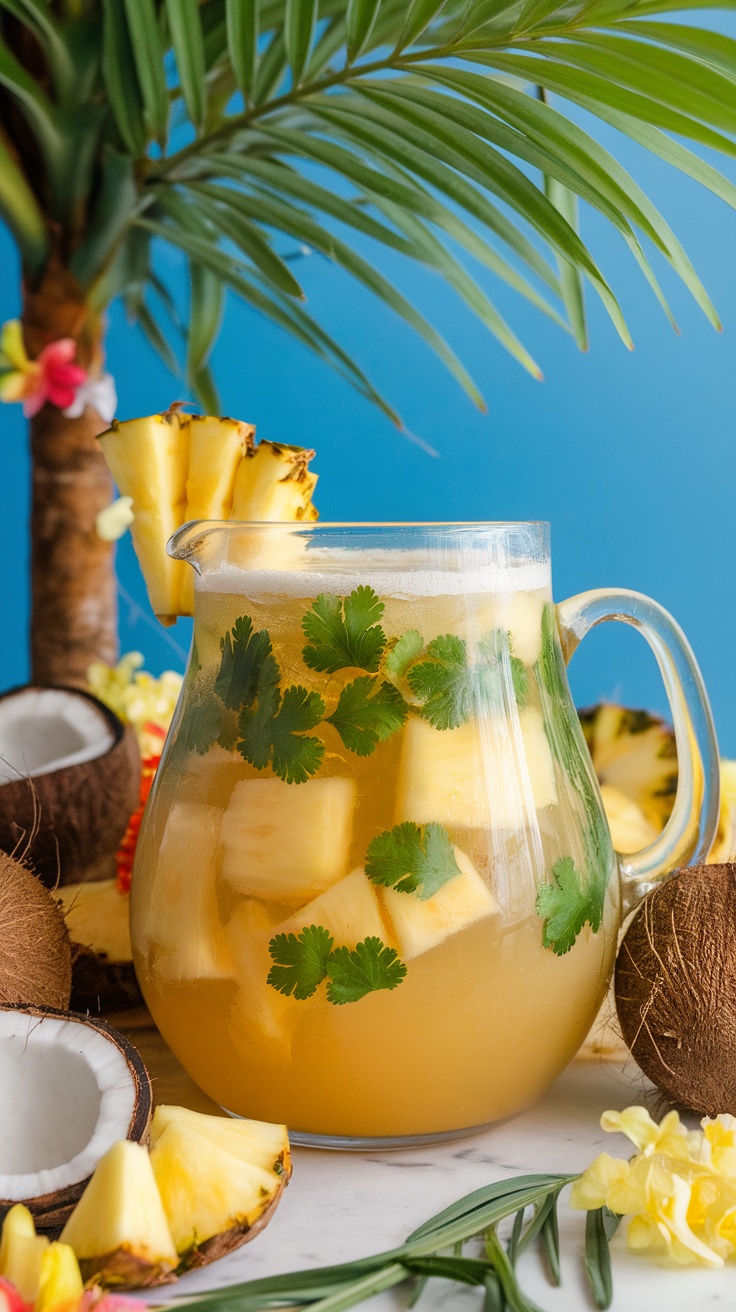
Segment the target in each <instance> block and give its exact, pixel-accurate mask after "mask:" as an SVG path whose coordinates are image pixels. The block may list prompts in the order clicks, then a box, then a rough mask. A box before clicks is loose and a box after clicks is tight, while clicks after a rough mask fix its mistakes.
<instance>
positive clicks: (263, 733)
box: [237, 685, 325, 784]
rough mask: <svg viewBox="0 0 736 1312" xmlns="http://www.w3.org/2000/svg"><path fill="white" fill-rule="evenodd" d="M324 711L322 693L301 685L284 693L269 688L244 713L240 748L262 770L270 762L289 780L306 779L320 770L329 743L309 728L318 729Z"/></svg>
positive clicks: (243, 754)
mask: <svg viewBox="0 0 736 1312" xmlns="http://www.w3.org/2000/svg"><path fill="white" fill-rule="evenodd" d="M324 713H325V704H324V701H323V700H322V698H321V697H320V695H319V693H316V692H308V691H307V689H306V688H302V687H300V686H298V685H297V686H295V687H291V688H287V689H286V690H285V692H284V694H283V697H282V695H281V692H280V690H279V689H278V688H268V689H266V691H265V693H264V694H263V696H262V697H260V698H259V700H258V702H257V703H256V704H255V706H253V707H248V706H246V707H244V708H243V710H242V711H241V713H240V718H239V720H238V727H239V729H240V732H241V734H242V739H241V741H240V742H239V743H238V745H237V746H238V751H239V752H240V755H241V756H242V757H243V758H244V760H246V761H249V762H250V764H251V765H254V766H255V767H256V769H258V770H265V768H266V766H267V765H269V764H270V766H271V769H272V770H273V772H274V774H275V775H277V776H278V778H279V779H283V780H284V781H285V782H286V783H287V784H303V783H306V781H307V779H309V778H310V776H311V775H313V774H316V773H317V771H318V770H319V767H320V765H321V764H322V757H323V756H324V754H325V745H324V743H323V742H322V741H321V739H320V738H315V737H314V736H313V735H310V734H308V733H306V732H305V731H306V730H307V729H315V728H316V727H317V725H318V724H319V723H320V721H321V720H322V718H323V716H324Z"/></svg>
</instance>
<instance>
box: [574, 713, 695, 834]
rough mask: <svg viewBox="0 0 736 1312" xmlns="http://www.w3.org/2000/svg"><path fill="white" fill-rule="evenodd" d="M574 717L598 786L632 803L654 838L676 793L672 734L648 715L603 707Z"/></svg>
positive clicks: (662, 724) (671, 731)
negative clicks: (645, 819) (579, 724)
mask: <svg viewBox="0 0 736 1312" xmlns="http://www.w3.org/2000/svg"><path fill="white" fill-rule="evenodd" d="M578 714H579V716H580V723H581V724H582V726H583V733H584V734H585V741H586V742H587V744H588V750H589V752H590V755H591V757H592V760H593V766H594V768H595V772H596V774H597V776H598V780H599V783H601V784H609V785H610V786H611V787H612V788H616V789H618V791H619V792H620V793H623V794H624V796H625V797H628V798H630V800H631V801H632V802H636V804H637V806H638V807H639V808H640V809H641V810H642V811H643V813H644V815H645V816H646V818H647V820H648V821H649V823H650V824H651V825H654V827H655V829H656V830H657V832H658V833H659V832H660V831H661V830H662V829H663V828H664V826H665V824H666V822H667V820H668V819H669V817H670V813H671V811H672V804H673V802H674V800H675V791H676V788H677V751H676V748H675V735H674V732H673V730H672V729H671V728H670V726H669V725H668V724H667V723H666V722H665V721H664V720H662V719H661V718H660V717H659V716H658V715H651V714H650V713H649V711H638V710H630V709H629V708H628V707H626V706H614V705H612V704H611V703H608V702H601V703H600V704H599V705H598V706H592V707H590V708H588V709H587V710H584V711H579V712H578Z"/></svg>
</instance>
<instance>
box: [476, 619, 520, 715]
mask: <svg viewBox="0 0 736 1312" xmlns="http://www.w3.org/2000/svg"><path fill="white" fill-rule="evenodd" d="M478 651H479V652H480V654H481V656H482V657H483V661H484V663H485V665H486V666H487V667H488V668H487V671H486V678H485V680H483V679H482V678H481V683H482V684H483V683H484V684H485V689H486V693H487V694H488V695H492V688H491V680H493V682H495V683H497V688H496V696H498V691H499V690H500V688H501V687H502V685H503V674H502V668H503V664H504V663H505V661H506V655H507V652H508V660H509V663H510V666H511V683H512V685H513V689H514V698H515V700H516V704H517V706H526V703H527V700H528V697H529V671H528V670H527V668H526V666H525V664H524V662H523V661H522V660H519V657H518V656H514V654H513V650H512V647H511V634H510V633H507V632H506V631H504V630H503V629H493V630H492V631H491V632H490V633H487V634H486V635H485V637H484V638H481V640H480V642H479V643H478ZM481 670H482V667H481ZM479 672H480V671H479Z"/></svg>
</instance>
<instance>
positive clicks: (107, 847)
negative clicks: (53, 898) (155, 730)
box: [0, 686, 140, 887]
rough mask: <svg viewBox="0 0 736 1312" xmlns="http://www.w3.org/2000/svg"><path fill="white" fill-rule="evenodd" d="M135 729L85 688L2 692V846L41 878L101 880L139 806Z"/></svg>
mask: <svg viewBox="0 0 736 1312" xmlns="http://www.w3.org/2000/svg"><path fill="white" fill-rule="evenodd" d="M139 782H140V755H139V752H138V744H137V741H136V737H135V734H134V732H133V730H132V728H131V727H130V726H127V727H126V726H125V725H124V724H123V722H122V721H121V720H119V719H118V717H117V716H116V715H115V714H114V712H113V711H111V710H110V709H109V708H108V707H107V706H105V705H104V704H103V703H102V702H101V701H98V699H97V698H96V697H93V696H92V694H91V693H86V692H81V691H80V690H79V689H78V688H35V687H32V686H29V687H26V688H13V689H11V690H10V692H6V693H4V694H2V696H0V849H2V850H3V851H5V852H10V853H21V854H22V855H23V856H24V857H26V858H27V859H28V860H29V861H30V862H31V863H32V865H33V867H34V869H35V870H36V872H37V873H38V875H39V876H40V877H41V879H43V881H44V883H46V884H48V885H49V886H51V887H54V886H55V885H56V884H57V883H62V884H72V883H75V882H77V881H79V880H83V879H85V880H86V879H96V878H103V877H104V875H106V874H108V873H109V869H108V867H109V865H110V863H111V862H112V859H113V857H114V854H115V852H116V850H117V848H118V845H119V843H120V840H121V839H122V837H123V834H124V833H125V830H126V826H127V824H128V820H129V819H130V817H131V815H132V814H133V812H134V810H135V808H136V806H137V805H138V791H139Z"/></svg>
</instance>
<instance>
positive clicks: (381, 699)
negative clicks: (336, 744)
mask: <svg viewBox="0 0 736 1312" xmlns="http://www.w3.org/2000/svg"><path fill="white" fill-rule="evenodd" d="M408 713H409V708H408V707H407V705H406V702H405V701H404V698H403V697H402V696H401V693H400V692H399V690H398V688H394V686H393V684H390V683H386V682H385V681H384V682H380V683H379V681H378V679H372V678H371V677H370V675H367V674H363V675H361V676H360V677H359V678H357V679H353V681H352V683H348V684H346V685H345V687H344V688H343V690H342V692H341V693H340V697H339V700H338V703H337V706H336V707H335V710H334V711H333V712H332V715H328V716H327V722H328V724H331V725H333V726H334V728H335V729H337V732H338V733H339V735H340V737H341V739H342V742H343V744H344V746H345V747H347V749H348V751H350V752H355V754H356V756H370V755H371V752H373V751H375V749H376V747H377V746H378V744H379V743H382V742H385V741H386V739H387V738H390V737H391V734H392V733H396V731H397V730H398V729H400V728H401V726H402V725H403V724H404V722H405V721H406V717H407V715H408Z"/></svg>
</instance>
